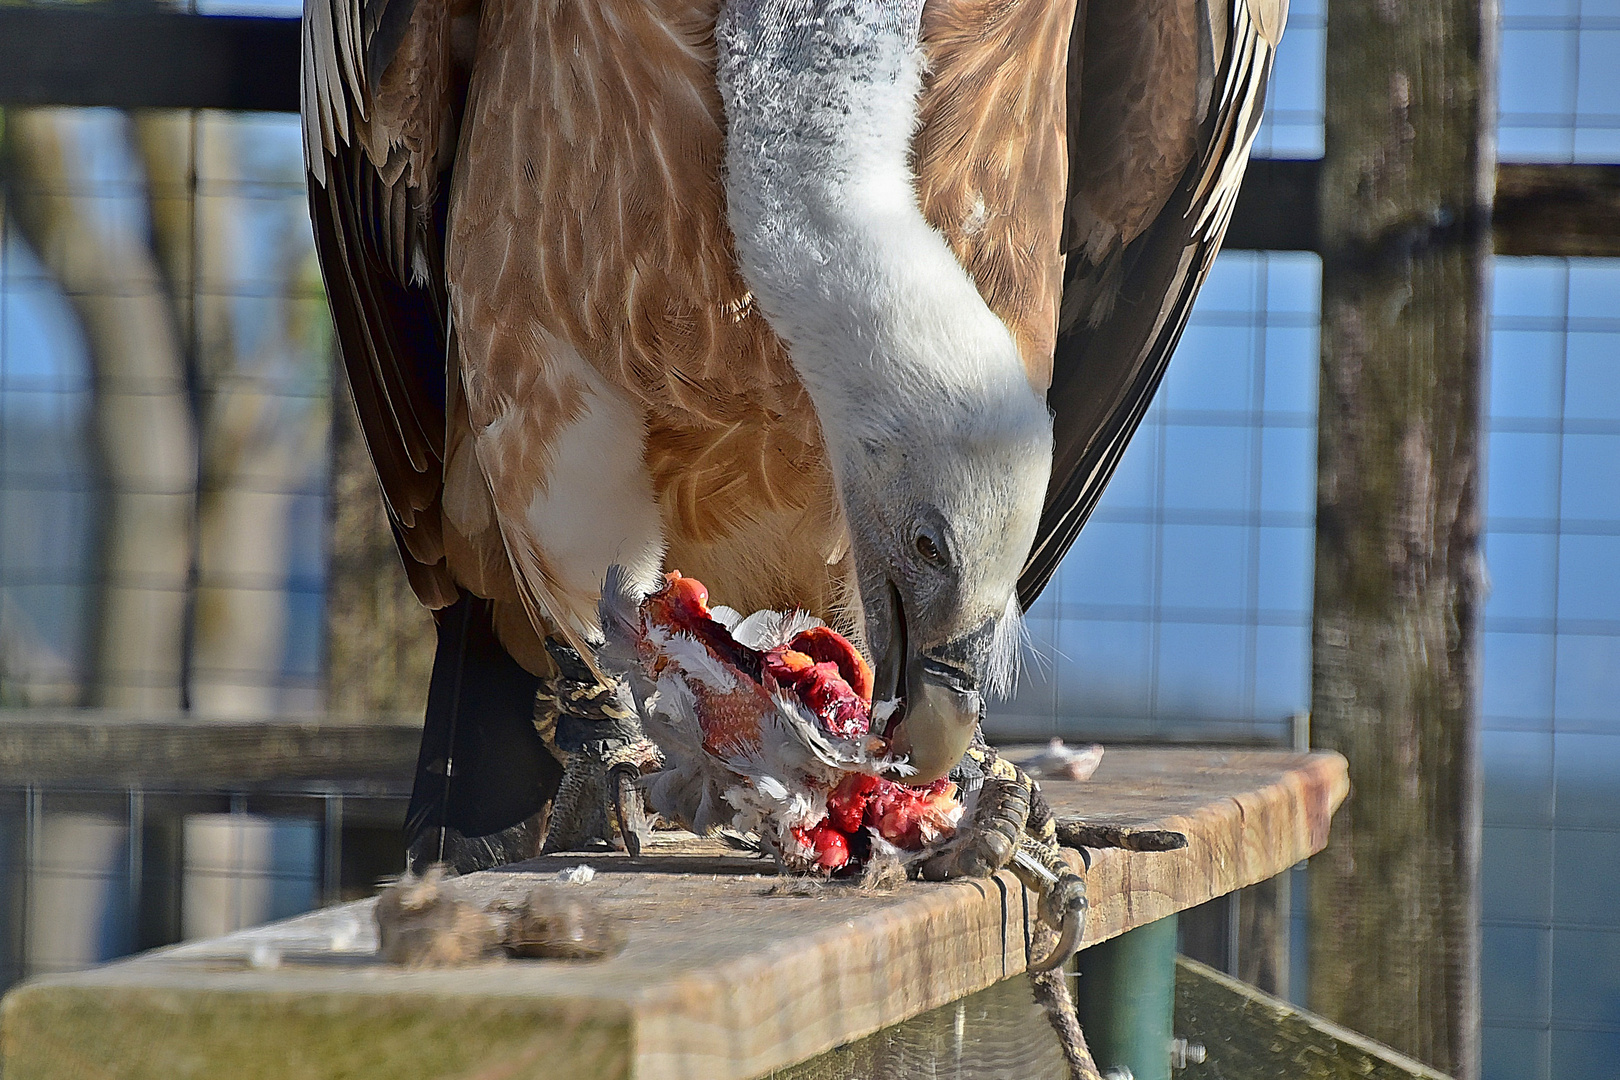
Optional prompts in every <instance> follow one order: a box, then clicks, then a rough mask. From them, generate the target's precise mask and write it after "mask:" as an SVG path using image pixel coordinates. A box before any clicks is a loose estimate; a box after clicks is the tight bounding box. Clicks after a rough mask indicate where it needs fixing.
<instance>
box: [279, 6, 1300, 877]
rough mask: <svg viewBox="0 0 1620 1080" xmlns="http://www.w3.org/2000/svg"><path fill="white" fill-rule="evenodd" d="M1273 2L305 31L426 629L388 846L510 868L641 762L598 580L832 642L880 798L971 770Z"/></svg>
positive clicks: (372, 429) (334, 245) (327, 263)
mask: <svg viewBox="0 0 1620 1080" xmlns="http://www.w3.org/2000/svg"><path fill="white" fill-rule="evenodd" d="M1286 7H1287V0H1112V2H1104V0H306V7H305V13H304V23H303V34H304V42H303V71H302V94H303V98H302V113H303V124H304V132H305V153H306V165H307V170H308V174H309V194H310V207H311V212H312V216H313V221H314V233H315V239H316V244H317V248H318V254H319V258H320V263H321V268H322V271H323V273H324V277H325V282H326V288H327V295H328V299H329V301H330V304H331V309H332V315H333V319H334V323H335V327H336V333H337V344H338V347H339V350H340V352H341V354H342V359H343V363H344V366H345V368H346V370H347V373H348V378H349V385H350V387H351V389H352V394H353V400H354V405H355V408H356V410H357V412H358V416H359V422H360V428H361V431H362V432H363V435H364V438H365V442H366V445H367V447H368V448H369V451H370V454H371V459H372V461H373V463H374V464H375V466H376V471H377V475H378V479H379V481H380V483H381V488H382V496H383V499H384V501H385V503H386V506H387V511H388V518H389V521H390V522H391V524H392V528H393V535H394V538H395V540H396V541H397V543H398V547H399V552H400V555H401V557H402V559H403V561H404V565H405V569H406V572H407V575H408V577H409V580H410V584H411V586H412V588H413V589H414V591H415V592H416V594H417V596H418V597H420V599H421V601H422V603H423V604H424V605H426V606H427V607H428V608H430V609H432V610H433V611H434V613H435V616H436V618H437V624H438V653H437V656H436V659H435V663H434V668H433V677H432V683H431V687H430V690H429V695H428V701H427V705H426V713H427V718H426V724H425V727H424V733H423V743H422V750H421V756H420V760H419V763H418V771H417V777H416V790H415V794H414V795H413V799H412V805H411V809H410V817H409V821H408V824H407V831H408V839H409V840H410V842H411V843H412V845H413V847H412V850H413V852H416V853H421V852H424V851H426V852H427V854H429V855H432V856H435V857H440V858H445V857H449V856H450V855H454V856H455V858H453V859H452V861H454V862H457V863H458V864H460V865H464V866H467V865H489V864H492V863H494V862H499V861H503V860H506V859H509V858H514V857H518V856H520V855H527V854H532V853H533V851H534V849H535V844H536V842H537V840H538V836H539V831H540V830H542V829H543V827H544V826H543V825H542V824H541V822H542V821H543V819H544V817H545V812H546V810H547V808H548V807H551V808H552V811H551V818H552V821H551V825H552V829H553V832H555V831H557V829H558V822H559V816H558V815H559V811H558V810H557V807H558V806H560V805H561V803H560V800H562V799H563V798H564V797H565V795H566V793H567V785H568V780H569V777H570V776H572V775H573V772H572V770H573V768H574V766H573V764H572V763H571V762H570V763H569V764H568V769H569V771H568V772H567V773H565V769H564V767H563V763H564V762H563V760H562V759H571V758H574V757H582V758H584V759H588V760H592V761H596V762H598V764H600V763H601V761H603V760H607V759H609V758H611V756H612V754H614V753H616V752H622V751H623V748H624V746H625V745H626V743H627V742H633V741H634V738H635V733H634V731H633V730H632V731H630V732H629V734H626V726H627V725H628V727H630V728H632V729H633V727H634V722H633V721H634V718H633V716H631V717H629V718H628V719H627V717H626V713H627V711H628V712H632V713H633V711H634V710H633V703H630V705H629V706H627V705H626V700H625V698H624V697H623V696H622V695H619V694H618V693H617V692H616V691H615V690H614V689H613V687H612V685H611V680H608V679H604V678H603V677H602V676H601V669H600V668H599V667H598V666H597V661H596V650H597V649H598V648H599V647H600V646H601V642H602V630H601V626H600V625H599V620H598V603H599V600H600V599H601V594H602V590H603V583H604V580H606V579H607V576H608V572H609V569H610V567H612V568H617V569H616V570H615V571H614V575H615V578H616V579H618V580H621V581H623V582H626V583H629V586H634V587H636V588H639V589H641V590H643V591H645V590H647V589H650V588H653V587H655V586H657V585H658V584H660V583H661V582H662V581H663V575H664V574H665V573H666V572H668V571H671V570H674V569H676V568H679V570H680V571H681V572H682V573H684V574H687V575H690V576H692V577H695V578H698V579H701V580H702V582H703V583H704V584H706V585H707V587H708V589H709V590H710V592H711V593H712V595H713V596H714V597H715V599H716V601H717V602H720V603H723V604H725V605H728V606H730V607H731V608H734V609H737V610H739V611H744V612H747V611H754V610H756V609H799V610H802V611H804V612H807V613H809V614H810V615H813V616H814V617H816V618H818V619H820V620H822V621H824V622H825V623H827V624H828V625H830V626H832V627H835V628H837V629H838V630H840V631H841V632H843V633H844V634H846V635H848V636H849V637H850V639H851V640H852V641H854V642H855V643H856V644H857V645H858V646H859V647H860V648H861V649H862V650H863V651H864V652H865V654H866V656H867V657H868V658H869V659H870V661H871V663H872V667H873V669H874V672H875V680H876V691H875V692H876V694H877V695H878V696H879V697H883V698H897V699H900V700H901V701H902V703H903V704H902V706H901V709H900V711H899V712H898V713H897V714H896V716H897V719H896V721H895V724H894V726H893V728H892V730H893V735H894V747H895V749H896V751H897V752H899V753H903V754H904V755H906V758H907V760H908V761H909V763H910V765H911V767H912V769H914V770H915V771H914V772H913V773H912V774H911V781H912V782H914V783H919V784H920V783H925V782H927V781H930V780H933V779H935V778H937V777H941V776H945V775H946V774H948V773H950V772H951V771H952V770H953V769H956V768H958V766H959V763H960V762H962V760H963V758H964V754H965V753H966V752H967V751H968V750H969V749H970V746H971V745H977V744H976V743H975V741H974V740H975V738H976V733H977V730H978V725H979V721H980V718H981V713H982V711H983V708H984V701H985V699H986V697H987V696H990V695H993V694H996V693H998V692H1003V691H1005V690H1006V689H1007V688H1008V687H1009V686H1010V684H1011V681H1012V679H1013V677H1014V674H1015V670H1016V664H1017V652H1018V649H1019V641H1020V637H1019V632H1020V613H1021V611H1022V610H1023V609H1024V608H1026V607H1027V606H1028V605H1029V604H1030V603H1031V602H1032V601H1033V600H1034V599H1035V598H1036V596H1037V595H1038V594H1039V593H1040V592H1041V590H1042V588H1043V587H1044V586H1045V585H1046V584H1047V582H1048V581H1049V580H1050V579H1051V577H1052V574H1053V573H1054V571H1055V570H1056V568H1057V565H1058V563H1059V561H1060V560H1061V559H1062V557H1063V554H1064V552H1065V551H1066V550H1067V549H1068V548H1069V546H1070V544H1071V543H1072V542H1073V541H1074V539H1075V536H1076V534H1077V533H1078V532H1079V530H1080V529H1081V527H1082V526H1083V525H1084V524H1085V521H1086V518H1087V515H1089V514H1090V513H1091V511H1092V509H1093V508H1094V507H1095V506H1096V504H1097V500H1098V498H1099V497H1100V495H1101V493H1102V491H1103V488H1104V486H1105V485H1106V484H1107V482H1108V480H1109V477H1110V476H1111V474H1112V473H1113V471H1114V469H1115V467H1116V466H1117V464H1118V463H1119V460H1120V457H1121V455H1122V454H1123V452H1124V450H1125V447H1126V444H1127V442H1128V441H1129V439H1130V437H1131V435H1132V433H1133V432H1134V431H1135V430H1136V428H1137V426H1138V424H1139V423H1140V422H1141V420H1142V416H1143V413H1144V411H1145V410H1146V409H1147V407H1148V404H1149V401H1150V399H1151V398H1152V396H1153V393H1154V391H1155V389H1156V388H1157V387H1158V385H1159V382H1160V380H1161V378H1162V377H1163V375H1164V371H1165V366H1166V364H1167V362H1168V361H1169V359H1170V354H1171V352H1172V350H1173V349H1174V346H1175V344H1176V341H1177V338H1178V337H1179V335H1180V334H1181V331H1182V328H1183V327H1184V326H1185V324H1186V321H1187V315H1188V311H1189V309H1190V308H1191V306H1192V303H1193V300H1194V297H1195V296H1196V295H1197V292H1198V289H1199V286H1200V285H1201V283H1202V282H1203V280H1204V278H1205V276H1206V275H1207V274H1208V272H1209V269H1210V266H1211V264H1212V262H1213V260H1214V258H1215V254H1216V251H1217V249H1218V248H1219V247H1220V244H1221V240H1222V237H1223V234H1224V232H1225V229H1226V227H1227V223H1228V222H1229V220H1230V218H1231V214H1232V208H1233V203H1234V201H1235V199H1236V197H1237V193H1238V188H1239V185H1240V182H1241V180H1242V176H1243V171H1244V166H1245V163H1246V161H1247V157H1248V153H1249V149H1250V146H1251V144H1252V142H1253V140H1254V136H1255V132H1256V129H1257V128H1258V125H1259V123H1260V116H1261V107H1262V102H1263V99H1264V95H1265V87H1266V80H1267V77H1268V75H1269V72H1270V67H1271V62H1272V58H1273V55H1274V51H1275V49H1276V47H1277V43H1278V41H1279V39H1280V37H1281V34H1282V30H1283V23H1284V19H1285V16H1286ZM627 587H628V586H627ZM537 702H538V703H539V704H538V706H537ZM615 748H617V750H616V749H615ZM581 782H582V783H583V781H581Z"/></svg>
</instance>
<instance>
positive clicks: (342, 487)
mask: <svg viewBox="0 0 1620 1080" xmlns="http://www.w3.org/2000/svg"><path fill="white" fill-rule="evenodd" d="M333 363H334V364H337V366H339V367H341V366H342V365H341V364H338V362H337V359H336V356H335V355H334V357H333ZM333 384H334V389H333V401H332V474H331V475H332V519H331V520H332V531H331V541H330V542H331V558H330V561H329V562H328V567H329V569H328V573H329V575H330V577H329V578H328V581H327V587H326V665H325V667H326V711H327V713H329V714H330V715H333V716H342V717H346V718H351V719H363V718H364V719H374V718H386V717H401V716H417V717H419V716H421V715H422V708H423V705H424V704H425V703H426V701H427V686H428V676H429V675H430V674H431V672H432V670H433V648H434V640H435V638H434V630H433V616H432V615H430V614H428V612H427V609H426V608H424V607H423V606H422V605H421V603H420V602H419V601H418V600H417V599H416V596H415V594H413V593H412V592H411V586H410V583H409V582H407V581H406V580H405V568H404V567H403V566H401V565H400V561H399V550H398V549H397V548H396V547H395V546H394V537H393V533H392V532H391V531H390V530H389V526H388V513H387V511H386V510H384V509H383V502H382V495H381V493H380V492H379V491H378V489H377V470H376V469H375V468H374V467H373V466H372V464H371V458H370V456H369V455H368V454H367V453H366V444H365V440H364V439H363V438H362V437H361V435H360V423H359V421H358V420H357V419H356V418H355V414H354V401H353V399H352V398H351V397H350V396H349V382H348V380H347V379H346V378H344V377H343V376H342V375H341V374H339V375H336V376H335V377H334V380H333Z"/></svg>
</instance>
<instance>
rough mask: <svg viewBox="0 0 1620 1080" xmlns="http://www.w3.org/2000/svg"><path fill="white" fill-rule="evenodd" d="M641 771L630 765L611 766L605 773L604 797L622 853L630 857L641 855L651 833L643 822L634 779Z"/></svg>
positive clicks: (642, 807)
mask: <svg viewBox="0 0 1620 1080" xmlns="http://www.w3.org/2000/svg"><path fill="white" fill-rule="evenodd" d="M640 775H641V771H640V770H639V769H637V768H636V767H635V766H633V765H615V766H613V768H611V769H609V770H608V795H609V797H610V798H611V799H612V800H613V817H614V821H615V823H616V824H617V825H618V826H619V835H620V836H621V837H623V838H624V850H625V851H626V852H628V853H629V854H630V855H631V856H636V855H640V854H641V848H642V845H643V844H644V843H645V842H646V841H647V839H648V837H649V836H650V834H651V833H652V823H651V822H650V821H649V820H648V819H647V807H646V803H645V802H644V801H643V799H642V797H641V789H640V788H639V787H638V786H637V785H636V777H638V776H640Z"/></svg>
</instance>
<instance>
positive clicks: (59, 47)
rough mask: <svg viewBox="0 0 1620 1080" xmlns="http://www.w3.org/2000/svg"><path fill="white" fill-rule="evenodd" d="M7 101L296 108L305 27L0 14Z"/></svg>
mask: <svg viewBox="0 0 1620 1080" xmlns="http://www.w3.org/2000/svg"><path fill="white" fill-rule="evenodd" d="M0 104H6V105H110V106H114V107H117V108H210V109H249V110H260V109H268V110H284V111H288V112H296V111H297V109H298V20H297V19H270V18H250V17H238V16H225V15H206V16H202V15H185V14H181V13H179V12H167V11H138V10H129V9H124V10H113V5H111V4H107V5H99V4H85V5H74V6H70V7H64V6H54V5H53V6H49V7H43V6H41V7H31V6H8V7H6V8H0Z"/></svg>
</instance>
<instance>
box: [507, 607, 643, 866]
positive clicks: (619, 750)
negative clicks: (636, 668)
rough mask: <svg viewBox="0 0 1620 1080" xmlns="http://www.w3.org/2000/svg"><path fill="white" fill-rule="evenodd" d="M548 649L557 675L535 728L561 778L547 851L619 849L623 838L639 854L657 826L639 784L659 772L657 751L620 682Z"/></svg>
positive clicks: (539, 701) (544, 687)
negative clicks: (607, 679)
mask: <svg viewBox="0 0 1620 1080" xmlns="http://www.w3.org/2000/svg"><path fill="white" fill-rule="evenodd" d="M546 651H548V652H549V653H551V657H552V660H553V661H554V662H555V663H556V665H557V675H555V676H554V677H552V678H549V679H543V680H541V683H540V689H539V692H538V693H537V694H536V695H535V704H534V723H535V727H536V728H538V729H539V731H540V737H541V738H542V739H544V740H545V743H546V746H547V748H548V749H549V750H551V752H552V753H553V754H555V755H556V757H557V759H558V760H559V761H561V762H562V764H563V778H562V784H561V786H560V787H559V788H558V789H557V797H556V799H555V801H554V802H553V803H552V808H551V817H550V821H549V824H548V826H547V829H546V840H545V845H544V847H543V848H542V851H544V852H553V851H591V850H601V849H603V848H611V847H615V846H617V844H616V843H615V836H617V837H618V838H619V839H620V840H621V841H622V843H623V845H624V847H625V849H626V850H627V851H629V852H630V853H631V854H632V855H634V854H637V853H639V852H640V850H641V845H642V841H644V840H645V839H646V835H647V833H648V832H649V831H650V829H651V822H650V818H649V815H648V813H647V808H646V805H645V803H644V801H643V797H642V794H641V789H640V787H639V786H638V784H637V783H636V781H637V779H638V778H639V777H640V776H641V775H642V773H644V772H647V771H649V770H651V769H656V768H657V767H658V765H659V764H660V762H661V761H662V757H661V755H660V754H659V752H658V748H657V747H656V746H654V745H653V743H652V742H651V741H650V740H649V739H648V738H647V737H646V736H645V735H643V734H642V731H641V720H640V717H639V714H638V713H637V712H636V706H635V701H634V699H633V698H632V697H631V696H630V690H629V688H628V687H627V686H626V685H625V684H624V682H623V681H622V680H616V681H614V682H612V683H602V682H600V681H598V680H597V678H596V676H595V675H594V674H593V673H592V672H591V669H590V668H589V667H588V666H587V665H586V664H585V662H584V661H583V660H582V659H580V656H579V653H577V652H575V651H574V650H573V649H572V648H570V647H569V646H567V645H564V644H562V643H561V642H558V641H556V640H555V639H553V638H547V639H546Z"/></svg>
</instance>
